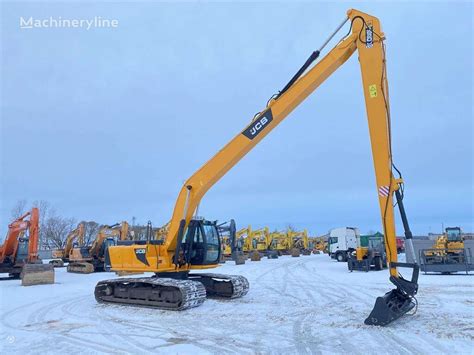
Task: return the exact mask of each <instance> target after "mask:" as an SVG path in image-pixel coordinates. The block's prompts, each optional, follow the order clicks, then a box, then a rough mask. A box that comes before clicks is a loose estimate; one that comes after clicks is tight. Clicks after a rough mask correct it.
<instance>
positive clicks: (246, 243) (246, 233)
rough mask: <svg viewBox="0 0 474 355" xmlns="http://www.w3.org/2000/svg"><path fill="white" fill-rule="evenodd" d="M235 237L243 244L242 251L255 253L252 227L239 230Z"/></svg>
mask: <svg viewBox="0 0 474 355" xmlns="http://www.w3.org/2000/svg"><path fill="white" fill-rule="evenodd" d="M235 237H236V238H237V240H240V242H241V244H242V251H243V252H244V253H250V252H251V251H253V243H252V226H248V227H245V228H241V229H239V230H238V231H237V232H236V233H235Z"/></svg>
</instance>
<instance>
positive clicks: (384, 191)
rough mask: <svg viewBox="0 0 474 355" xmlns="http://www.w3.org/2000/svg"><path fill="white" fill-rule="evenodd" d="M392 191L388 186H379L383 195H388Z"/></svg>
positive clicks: (380, 193)
mask: <svg viewBox="0 0 474 355" xmlns="http://www.w3.org/2000/svg"><path fill="white" fill-rule="evenodd" d="M389 193H390V188H389V187H388V186H380V187H379V195H380V196H383V197H387V196H388V194H389Z"/></svg>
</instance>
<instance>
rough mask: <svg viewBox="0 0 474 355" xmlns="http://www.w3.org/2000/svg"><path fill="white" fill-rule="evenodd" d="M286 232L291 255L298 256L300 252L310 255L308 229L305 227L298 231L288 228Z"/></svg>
mask: <svg viewBox="0 0 474 355" xmlns="http://www.w3.org/2000/svg"><path fill="white" fill-rule="evenodd" d="M287 234H288V238H289V240H290V243H291V245H292V247H291V251H290V254H291V256H300V253H301V254H303V255H311V250H310V248H309V238H308V231H307V230H306V229H304V230H303V231H300V232H298V231H293V230H291V229H288V232H287Z"/></svg>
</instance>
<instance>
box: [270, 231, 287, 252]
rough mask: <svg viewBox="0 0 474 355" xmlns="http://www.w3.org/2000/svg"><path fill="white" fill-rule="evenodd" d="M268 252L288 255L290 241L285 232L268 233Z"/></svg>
mask: <svg viewBox="0 0 474 355" xmlns="http://www.w3.org/2000/svg"><path fill="white" fill-rule="evenodd" d="M270 239H271V243H270V250H273V251H275V252H276V253H277V254H278V255H283V254H288V253H289V251H290V249H291V247H290V240H289V238H288V234H287V233H286V232H279V231H274V232H272V233H270Z"/></svg>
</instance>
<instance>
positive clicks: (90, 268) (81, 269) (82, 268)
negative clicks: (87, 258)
mask: <svg viewBox="0 0 474 355" xmlns="http://www.w3.org/2000/svg"><path fill="white" fill-rule="evenodd" d="M94 270H95V268H94V265H92V264H91V263H88V262H73V263H69V265H68V266H67V272H73V273H76V274H92V273H93V272H94Z"/></svg>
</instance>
